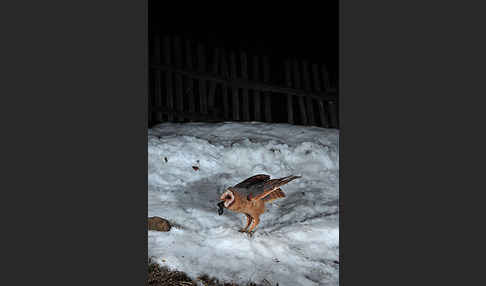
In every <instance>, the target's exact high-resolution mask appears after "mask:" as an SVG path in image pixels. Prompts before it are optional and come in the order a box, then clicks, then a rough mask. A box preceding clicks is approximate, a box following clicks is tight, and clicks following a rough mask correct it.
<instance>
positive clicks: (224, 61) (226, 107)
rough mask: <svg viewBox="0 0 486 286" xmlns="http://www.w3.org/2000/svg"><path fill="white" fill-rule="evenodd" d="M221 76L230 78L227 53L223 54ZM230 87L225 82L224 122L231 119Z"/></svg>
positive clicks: (223, 87)
mask: <svg viewBox="0 0 486 286" xmlns="http://www.w3.org/2000/svg"><path fill="white" fill-rule="evenodd" d="M221 75H222V76H223V78H225V79H227V78H229V71H228V60H227V59H226V53H225V51H223V52H222V54H221ZM228 91H229V90H228V86H227V85H226V84H225V83H224V82H223V86H222V97H223V117H224V120H229V118H230V111H229V92H228Z"/></svg>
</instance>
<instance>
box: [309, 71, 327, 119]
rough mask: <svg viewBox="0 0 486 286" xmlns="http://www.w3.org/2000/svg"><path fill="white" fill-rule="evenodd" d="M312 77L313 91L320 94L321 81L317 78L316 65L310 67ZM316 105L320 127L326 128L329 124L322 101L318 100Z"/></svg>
mask: <svg viewBox="0 0 486 286" xmlns="http://www.w3.org/2000/svg"><path fill="white" fill-rule="evenodd" d="M312 76H313V80H314V90H315V91H318V92H320V91H321V80H320V78H319V70H318V66H317V64H313V65H312ZM317 104H318V107H319V117H320V119H321V126H322V127H325V128H328V127H329V123H328V120H327V118H326V116H327V113H326V111H325V109H324V100H322V99H320V100H319V101H318V103H317Z"/></svg>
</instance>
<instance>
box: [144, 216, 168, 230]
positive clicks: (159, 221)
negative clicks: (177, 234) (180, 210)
mask: <svg viewBox="0 0 486 286" xmlns="http://www.w3.org/2000/svg"><path fill="white" fill-rule="evenodd" d="M170 228H171V226H170V223H169V221H168V220H166V219H163V218H161V217H158V216H153V217H149V218H148V229H149V230H156V231H169V230H170Z"/></svg>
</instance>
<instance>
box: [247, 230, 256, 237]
mask: <svg viewBox="0 0 486 286" xmlns="http://www.w3.org/2000/svg"><path fill="white" fill-rule="evenodd" d="M247 233H248V237H250V238H251V237H253V234H254V233H255V231H248V232H247Z"/></svg>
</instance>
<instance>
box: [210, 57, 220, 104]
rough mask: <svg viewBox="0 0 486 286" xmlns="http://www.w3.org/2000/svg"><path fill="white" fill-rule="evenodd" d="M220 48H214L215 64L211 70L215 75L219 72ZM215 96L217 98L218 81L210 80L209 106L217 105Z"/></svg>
mask: <svg viewBox="0 0 486 286" xmlns="http://www.w3.org/2000/svg"><path fill="white" fill-rule="evenodd" d="M219 57H220V56H219V49H218V48H215V49H214V50H213V64H212V67H211V72H212V73H213V75H218V73H219ZM215 98H216V82H215V81H209V94H208V108H209V109H213V108H214V107H215V106H214V104H215V102H214V101H215Z"/></svg>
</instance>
